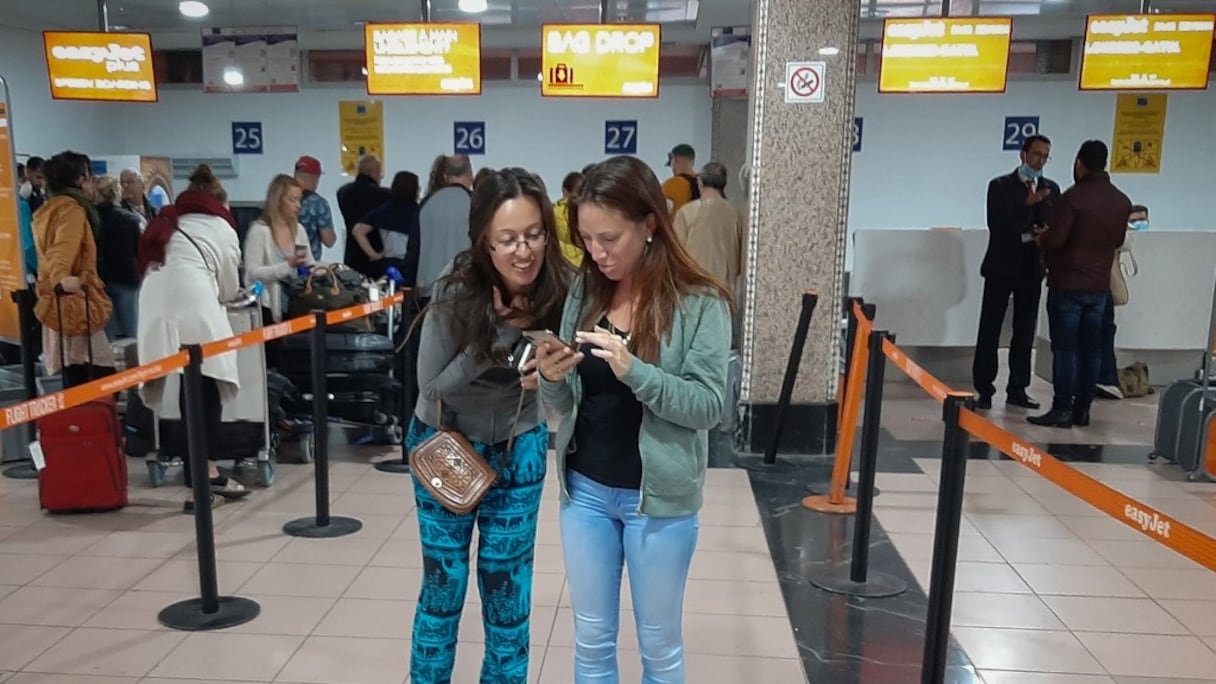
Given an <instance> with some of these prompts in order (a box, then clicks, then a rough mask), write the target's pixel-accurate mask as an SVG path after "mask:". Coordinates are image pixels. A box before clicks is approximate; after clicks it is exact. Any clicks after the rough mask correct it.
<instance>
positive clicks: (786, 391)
mask: <svg viewBox="0 0 1216 684" xmlns="http://www.w3.org/2000/svg"><path fill="white" fill-rule="evenodd" d="M818 303H819V295H818V294H816V293H814V292H810V291H808V292H803V293H802V307H801V310H800V312H799V314H798V324H797V326H796V327H795V328H794V342H793V344H792V345H790V357H789V360H788V361H787V362H786V364H785V377H784V378H783V379H782V382H781V394H780V395H778V398H777V410H776V413H775V415H774V419H773V428H772V434H771V436H770V437H769V442H768V446H767V447H766V448H765V450H764V457H763V459H762V460H761V462H760V463H759V464H757V463H755V462H754V460H751V459H748V460H744V459H740V460H739V461H738V462H737V463H736V465H738V466H739V467H740V468H744V469H746V470H756V471H760V470H764V471H770V472H772V471H776V470H787V469H791V468H793V465H792V464H788V463H786V464H781V465H780V466H779V465H778V464H777V449H778V447H780V446H781V437H782V435H783V434H784V432H785V422H786V414H787V413H788V412H789V408H790V401H791V400H792V399H793V396H794V383H795V382H797V380H798V369H799V367H800V366H801V365H802V353H803V351H804V350H805V349H806V336H807V334H808V333H809V332H810V329H811V317H812V316H813V315H814V313H815V305H816V304H818Z"/></svg>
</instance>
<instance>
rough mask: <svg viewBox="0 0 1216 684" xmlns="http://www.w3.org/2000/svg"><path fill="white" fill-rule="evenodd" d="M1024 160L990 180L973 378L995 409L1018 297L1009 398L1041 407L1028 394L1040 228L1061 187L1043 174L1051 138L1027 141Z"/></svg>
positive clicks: (980, 402) (1039, 281) (981, 401)
mask: <svg viewBox="0 0 1216 684" xmlns="http://www.w3.org/2000/svg"><path fill="white" fill-rule="evenodd" d="M1021 158H1022V163H1021V165H1020V166H1018V168H1017V169H1015V170H1014V171H1013V173H1010V174H1007V175H1004V176H998V177H996V178H993V179H992V181H990V182H989V183H988V251H987V252H986V253H985V254H984V263H983V265H981V266H980V275H981V276H983V277H984V300H983V304H981V306H980V326H979V332H978V334H977V335H976V340H975V359H974V362H973V363H972V366H971V376H972V381H973V382H974V384H975V391H976V392H977V393H978V395H979V396H978V399H977V401H976V406H977V407H978V408H981V409H988V408H992V395H994V394H996V386H995V385H994V384H993V383H994V382H995V381H996V373H997V347H998V346H1000V338H1001V324H1002V323H1004V321H1005V311H1006V310H1007V309H1008V307H1009V299H1010V298H1011V297H1012V298H1013V340H1012V341H1011V342H1010V344H1009V383H1008V384H1007V385H1006V386H1005V394H1006V398H1005V403H1006V405H1009V406H1021V407H1023V408H1029V409H1036V408H1038V407H1039V403H1038V402H1036V401H1035V400H1033V399H1031V398H1030V396H1029V395H1027V394H1026V388H1027V387H1028V386H1029V385H1030V352H1031V350H1032V349H1033V348H1034V334H1035V328H1036V327H1037V326H1036V324H1037V322H1038V318H1039V298H1040V296H1041V293H1042V289H1043V264H1042V260H1041V258H1040V255H1039V248H1038V245H1037V244H1035V241H1034V235H1035V230H1036V229H1038V228H1041V227H1042V226H1044V225H1046V223H1047V212H1048V210H1049V209H1050V208H1051V206H1052V205H1053V204H1054V203H1055V201H1056V199H1057V198H1058V197H1059V196H1060V186H1059V185H1056V184H1055V183H1054V182H1052V181H1051V180H1048V179H1047V178H1045V177H1044V176H1043V166H1044V165H1046V164H1047V160H1048V159H1050V158H1051V141H1050V140H1048V139H1047V137H1046V136H1042V135H1033V136H1030V137H1029V138H1027V139H1026V142H1025V143H1023V144H1022V154H1021Z"/></svg>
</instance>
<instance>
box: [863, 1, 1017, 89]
mask: <svg viewBox="0 0 1216 684" xmlns="http://www.w3.org/2000/svg"><path fill="white" fill-rule="evenodd" d="M1012 37H1013V20H1012V19H1010V18H1009V17H968V18H965V19H964V18H958V19H887V20H886V21H884V22H883V28H882V62H881V65H880V67H879V73H878V92H880V93H1003V92H1005V82H1006V79H1007V77H1008V74H1009V44H1010V41H1011V39H1012Z"/></svg>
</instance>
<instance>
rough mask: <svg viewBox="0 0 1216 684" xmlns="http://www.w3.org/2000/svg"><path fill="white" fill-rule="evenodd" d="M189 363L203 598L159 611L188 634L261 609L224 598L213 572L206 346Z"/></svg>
mask: <svg viewBox="0 0 1216 684" xmlns="http://www.w3.org/2000/svg"><path fill="white" fill-rule="evenodd" d="M185 349H186V351H187V353H189V355H190V363H189V364H188V365H187V366H186V368H185V376H184V377H183V378H182V381H183V382H184V383H185V395H186V404H185V406H182V407H181V408H182V416H183V417H184V418H185V419H186V440H187V441H186V444H187V449H188V450H189V451H188V453H189V454H190V464H189V466H188V467H189V468H190V477H191V478H192V479H193V482H192V483H191V485H192V486H193V488H194V540H195V546H196V548H197V551H198V580H199V598H196V599H187V600H185V601H180V602H178V603H174V604H173V605H171V606H169V607H167V608H165V609H164V610H162V611H160V615H159V616H157V619H159V620H160V623H161V624H162V625H164V626H166V627H170V628H172V629H181V630H188V631H204V630H212V629H224V628H226V627H235V626H236V625H242V624H245V623H246V622H249V621H250V620H252V619H254V618H256V617H257V616H258V614H259V613H261V611H262V608H261V606H259V605H258V604H257V603H256V602H254V601H251V600H249V599H247V598H241V597H239V596H220V595H219V593H220V592H219V587H218V586H217V580H216V574H215V529H214V528H213V521H212V518H211V478H210V477H208V476H207V457H208V454H207V426H206V425H204V424H203V422H204V419H203V387H202V383H203V368H202V364H203V348H202V347H200V346H199V345H197V344H195V345H189V346H187V347H186V348H185Z"/></svg>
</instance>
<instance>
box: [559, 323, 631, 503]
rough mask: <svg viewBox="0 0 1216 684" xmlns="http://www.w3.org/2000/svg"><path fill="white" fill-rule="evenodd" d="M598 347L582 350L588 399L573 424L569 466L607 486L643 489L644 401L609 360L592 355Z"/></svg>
mask: <svg viewBox="0 0 1216 684" xmlns="http://www.w3.org/2000/svg"><path fill="white" fill-rule="evenodd" d="M600 326H602V327H604V328H607V327H608V321H607V320H606V319H603V320H601V321H600ZM594 348H595V347H593V346H591V345H583V346H582V348H581V349H580V351H582V352H583V360H582V361H580V362H579V364H578V377H579V380H581V381H582V383H583V400H582V403H580V404H579V407H578V418H577V419H576V420H575V423H574V444H575V448H574V450H573V451H571V452H570V455H569V456H568V457H567V459H566V463H567V465H568V467H569V468H570V469H572V470H574V471H575V472H577V473H579V474H580V475H584V476H586V477H589V478H591V479H592V480H595V481H596V482H598V483H600V484H602V485H605V486H608V487H617V488H620V489H641V487H642V455H641V452H639V451H638V436H639V434H640V433H641V431H642V402H640V401H638V398H637V397H636V396H634V394H633V390H631V389H629V387H628V386H626V385H625V383H623V382H621V381H620V380H618V379H617V377H616V375H615V374H614V373H613V372H612V368H611V367H610V366H609V365H608V362H607V361H605V360H604V359H601V358H598V357H595V356H592V354H591V350H592V349H594Z"/></svg>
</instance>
